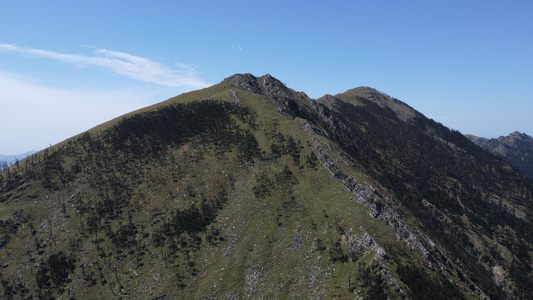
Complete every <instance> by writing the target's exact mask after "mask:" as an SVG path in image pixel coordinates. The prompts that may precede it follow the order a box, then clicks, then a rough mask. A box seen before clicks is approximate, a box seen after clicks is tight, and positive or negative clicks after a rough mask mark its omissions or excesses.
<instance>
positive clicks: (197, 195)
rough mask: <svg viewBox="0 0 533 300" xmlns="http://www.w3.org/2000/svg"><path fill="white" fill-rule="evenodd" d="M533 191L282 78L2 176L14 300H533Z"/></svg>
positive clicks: (161, 108) (157, 110)
mask: <svg viewBox="0 0 533 300" xmlns="http://www.w3.org/2000/svg"><path fill="white" fill-rule="evenodd" d="M532 199H533V182H532V181H531V180H530V179H528V178H527V177H525V176H523V175H521V174H519V173H517V172H516V171H515V170H514V169H513V168H511V167H510V166H508V165H506V164H505V163H503V162H502V161H501V160H499V159H496V158H495V157H494V156H492V155H490V154H489V153H487V152H485V151H482V150H481V149H480V148H479V147H477V146H476V145H474V144H473V143H472V142H470V141H469V140H468V139H467V138H465V137H464V136H462V135H461V134H460V133H458V132H455V131H450V130H449V129H448V128H446V127H444V126H442V125H441V124H438V123H435V122H434V121H432V120H429V119H427V118H425V117H424V116H423V115H421V114H420V113H418V112H417V111H416V110H414V109H413V108H411V107H409V106H407V105H406V104H404V103H402V102H400V101H398V100H396V99H393V98H391V97H389V96H387V95H384V94H382V93H380V92H378V91H376V90H374V89H371V88H357V89H353V90H350V91H347V92H345V93H343V94H339V95H335V96H332V95H326V96H324V97H322V98H320V99H318V100H313V99H309V98H308V97H307V96H306V95H305V94H304V93H302V92H296V91H294V90H291V89H289V88H288V87H286V86H285V85H283V84H282V83H281V82H280V81H278V80H277V79H275V78H273V77H272V76H270V75H265V76H262V77H259V78H257V77H254V76H252V75H250V74H237V75H234V76H231V77H229V78H227V79H225V80H224V81H222V82H221V83H220V84H217V85H215V86H212V87H210V88H206V89H203V90H199V91H195V92H192V93H187V94H183V95H180V96H178V97H176V98H173V99H169V100H168V101H165V102H162V103H160V104H157V105H154V106H152V107H148V108H145V109H142V110H139V111H137V112H133V113H131V114H128V115H126V116H123V117H119V118H116V119H114V120H112V121H110V122H108V123H106V124H103V125H101V126H99V127H96V128H94V129H92V130H89V131H88V132H86V133H83V134H80V135H79V136H76V137H74V138H72V139H70V140H67V141H65V142H63V143H61V144H59V145H56V146H53V147H51V148H50V149H46V150H44V151H42V152H40V153H37V154H35V155H33V156H31V157H29V158H28V159H25V160H23V161H21V162H19V163H17V164H15V165H14V166H12V167H10V168H8V169H6V170H3V171H2V172H0V219H1V221H0V229H1V231H0V234H1V236H0V250H1V251H0V266H1V269H0V275H1V277H0V282H1V289H2V291H0V292H1V293H3V296H4V298H6V299H9V298H31V297H33V298H62V299H69V298H70V299H74V298H82V299H85V298H134V299H146V298H149V299H151V298H155V299H175V298H183V299H241V298H253V299H284V298H296V299H300V298H303V299H306V298H310V299H330V298H363V299H387V298H388V299H398V298H400V299H402V298H411V299H428V298H433V299H484V298H488V297H490V298H491V299H506V298H520V297H523V298H531V297H532V296H533V295H532V294H531V290H530V288H529V287H530V286H532V285H533V281H532V273H531V270H532V269H531V267H532V266H533V264H532V261H531V259H532V255H533V253H532V252H531V249H532V245H533V237H532V235H533V226H532V223H531V222H530V220H531V216H532V215H531V214H532V212H531V206H532V203H531V200H532Z"/></svg>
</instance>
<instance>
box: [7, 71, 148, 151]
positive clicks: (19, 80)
mask: <svg viewBox="0 0 533 300" xmlns="http://www.w3.org/2000/svg"><path fill="white" fill-rule="evenodd" d="M0 86H1V87H2V88H1V89H0V111H1V112H2V117H0V128H1V129H2V130H1V134H0V137H1V141H2V142H1V143H0V153H1V154H18V153H23V152H26V151H29V150H40V149H43V148H45V147H47V146H48V145H49V144H55V143H58V142H60V141H62V140H64V139H67V138H69V137H71V136H73V135H76V134H78V133H81V132H83V131H85V130H88V129H90V128H91V127H93V126H96V125H98V124H101V123H103V122H105V121H108V120H111V119H112V118H115V117H117V116H120V115H122V114H125V113H127V112H130V111H132V110H135V109H138V108H141V107H143V106H146V104H147V103H148V104H151V103H154V102H155V101H154V99H153V98H154V95H151V94H149V93H144V92H143V91H140V90H124V89H106V90H103V89H96V88H82V89H65V88H55V87H49V86H45V85H42V84H40V83H39V81H38V80H35V79H33V78H28V77H25V76H21V75H18V74H14V73H6V72H2V71H0ZM150 102H151V103H150Z"/></svg>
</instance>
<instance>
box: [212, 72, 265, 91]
mask: <svg viewBox="0 0 533 300" xmlns="http://www.w3.org/2000/svg"><path fill="white" fill-rule="evenodd" d="M222 83H223V84H229V85H231V86H234V87H238V88H241V89H243V90H245V91H248V92H251V93H256V94H260V93H261V87H260V86H259V83H258V82H257V77H255V76H254V75H252V74H250V73H244V74H235V75H232V76H230V77H228V78H226V79H224V80H223V81H222Z"/></svg>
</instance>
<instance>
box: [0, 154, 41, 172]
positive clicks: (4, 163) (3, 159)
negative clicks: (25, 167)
mask: <svg viewBox="0 0 533 300" xmlns="http://www.w3.org/2000/svg"><path fill="white" fill-rule="evenodd" d="M36 152H37V151H29V152H26V153H23V154H17V155H3V154H0V170H2V169H4V168H7V167H8V166H11V165H12V164H14V163H16V162H17V161H19V160H23V159H24V158H26V157H28V156H30V155H32V154H34V153H36Z"/></svg>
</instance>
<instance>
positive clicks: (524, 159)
mask: <svg viewBox="0 0 533 300" xmlns="http://www.w3.org/2000/svg"><path fill="white" fill-rule="evenodd" d="M466 137H467V138H469V139H470V140H471V141H472V142H474V143H475V144H476V145H478V146H480V147H481V148H483V149H485V150H487V151H489V152H491V153H493V154H494V155H497V156H500V157H502V158H503V159H505V160H506V161H508V162H510V163H511V164H512V165H513V166H514V167H515V168H517V169H518V170H520V171H521V172H523V173H525V174H526V175H528V176H529V177H531V178H533V137H531V136H529V135H527V134H526V133H520V132H518V131H515V132H512V133H510V134H509V135H507V136H500V137H498V138H493V139H487V138H482V137H477V136H474V135H470V134H467V135H466Z"/></svg>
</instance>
